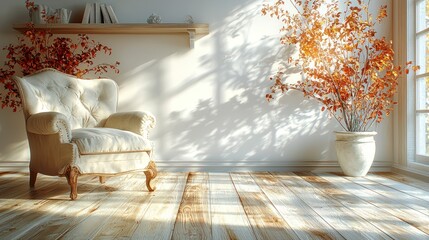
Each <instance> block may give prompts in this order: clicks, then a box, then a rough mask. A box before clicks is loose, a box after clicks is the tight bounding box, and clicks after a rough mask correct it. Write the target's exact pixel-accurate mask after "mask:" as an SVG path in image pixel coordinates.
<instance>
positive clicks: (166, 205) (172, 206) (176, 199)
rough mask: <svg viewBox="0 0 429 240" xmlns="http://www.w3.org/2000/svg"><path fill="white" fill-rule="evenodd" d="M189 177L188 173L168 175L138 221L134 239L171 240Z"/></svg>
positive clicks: (158, 186)
mask: <svg viewBox="0 0 429 240" xmlns="http://www.w3.org/2000/svg"><path fill="white" fill-rule="evenodd" d="M187 176H188V174H187V173H168V175H167V176H165V177H163V178H162V179H161V182H160V183H159V184H158V185H157V189H156V190H155V192H154V193H153V194H152V197H151V199H150V201H149V203H148V206H147V210H146V211H145V212H144V214H143V215H142V217H141V218H138V219H137V220H138V226H137V228H136V230H135V231H134V233H133V235H132V239H161V240H163V239H165V240H166V239H171V235H172V232H173V227H174V223H175V220H176V216H177V212H178V209H179V205H180V201H181V199H182V195H183V194H184V193H183V191H184V189H185V185H186V179H187Z"/></svg>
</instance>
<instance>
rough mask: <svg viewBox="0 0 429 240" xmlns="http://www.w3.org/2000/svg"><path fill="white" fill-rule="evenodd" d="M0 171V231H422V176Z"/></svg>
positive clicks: (427, 216) (369, 235) (252, 234)
mask: <svg viewBox="0 0 429 240" xmlns="http://www.w3.org/2000/svg"><path fill="white" fill-rule="evenodd" d="M28 177H29V176H28V175H25V174H19V173H0V239H129V238H133V239H245V240H250V239H275V240H278V239H359V240H360V239H429V183H427V182H423V181H420V180H417V179H413V178H410V177H406V176H402V175H397V174H394V173H377V174H369V175H368V176H367V177H365V178H350V177H343V176H340V175H335V174H328V173H323V174H314V173H307V172H306V173H303V172H300V173H297V172H295V173H230V174H229V173H202V172H198V173H160V175H159V176H158V178H156V181H155V183H156V184H157V190H156V191H155V192H152V193H149V192H147V190H146V188H145V182H144V179H145V178H144V174H130V175H123V176H119V177H113V178H109V179H107V181H106V183H104V184H100V183H99V182H98V178H95V177H81V178H80V179H79V188H78V191H79V197H78V199H77V200H76V201H70V200H69V198H68V195H69V187H68V185H67V181H66V180H65V179H64V178H58V177H48V176H39V178H38V180H37V182H36V189H35V190H32V191H30V190H29V188H28Z"/></svg>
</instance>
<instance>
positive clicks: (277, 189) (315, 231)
mask: <svg viewBox="0 0 429 240" xmlns="http://www.w3.org/2000/svg"><path fill="white" fill-rule="evenodd" d="M251 175H252V177H253V178H254V179H255V181H256V183H257V184H258V185H259V187H260V188H261V189H262V191H264V193H265V195H267V197H268V198H269V199H270V201H271V202H272V203H273V205H274V206H275V207H276V209H277V210H278V211H279V213H280V214H281V215H282V217H283V219H284V220H285V221H286V222H287V223H288V224H289V225H290V226H291V228H292V229H293V230H294V231H295V233H296V235H298V237H299V238H300V239H344V238H343V237H342V236H341V235H340V234H339V233H338V232H337V231H336V230H335V229H333V228H332V227H331V226H330V225H329V224H328V223H326V222H325V220H323V218H321V217H320V216H319V215H318V214H317V213H316V212H315V211H314V210H313V209H312V208H311V207H310V206H308V205H307V204H306V203H305V202H304V201H302V200H301V199H300V198H299V197H297V196H296V195H295V194H294V193H293V192H292V191H291V190H290V189H289V188H288V187H287V186H283V185H282V183H281V182H280V180H278V179H277V178H275V177H274V176H272V175H271V174H268V173H252V174H251ZM282 186H283V187H282Z"/></svg>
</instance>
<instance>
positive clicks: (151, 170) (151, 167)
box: [144, 161, 158, 192]
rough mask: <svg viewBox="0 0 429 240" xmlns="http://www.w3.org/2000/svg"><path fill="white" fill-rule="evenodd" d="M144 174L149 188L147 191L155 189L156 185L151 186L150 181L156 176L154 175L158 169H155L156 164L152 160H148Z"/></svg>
mask: <svg viewBox="0 0 429 240" xmlns="http://www.w3.org/2000/svg"><path fill="white" fill-rule="evenodd" d="M144 174H145V175H146V187H147V189H148V190H149V192H153V191H155V189H156V187H155V186H153V187H152V186H151V184H150V182H151V181H152V180H153V179H154V178H156V175H157V174H158V170H157V169H156V165H155V162H154V161H150V162H149V164H148V165H147V167H146V170H145V172H144Z"/></svg>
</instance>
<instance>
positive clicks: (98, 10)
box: [82, 2, 119, 24]
mask: <svg viewBox="0 0 429 240" xmlns="http://www.w3.org/2000/svg"><path fill="white" fill-rule="evenodd" d="M82 23H83V24H88V23H119V21H118V18H117V17H116V14H115V12H114V11H113V8H112V6H111V5H107V4H105V3H99V2H96V3H87V4H86V5H85V11H84V13H83V17H82Z"/></svg>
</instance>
